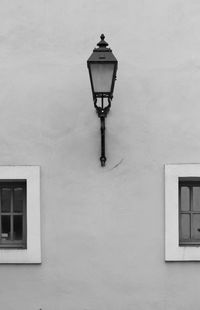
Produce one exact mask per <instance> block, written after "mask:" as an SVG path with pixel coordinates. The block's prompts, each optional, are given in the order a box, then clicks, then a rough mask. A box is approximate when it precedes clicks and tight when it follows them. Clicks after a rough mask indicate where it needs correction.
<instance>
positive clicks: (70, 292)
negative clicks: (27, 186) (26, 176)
mask: <svg viewBox="0 0 200 310" xmlns="http://www.w3.org/2000/svg"><path fill="white" fill-rule="evenodd" d="M199 27H200V2H199V1H197V0H191V1H183V0H165V1H160V0H141V1H137V0H124V1H121V0H107V1H102V0H101V1H100V0H88V1H86V0H77V1H71V0H68V1H66V0H49V1H47V0H34V1H30V0H28V1H27V0H10V1H7V0H0V165H40V166H41V221H42V256H43V263H42V265H39V266H38V265H19V266H16V265H0V279H1V281H0V308H1V309H2V310H16V309H19V310H38V309H40V308H41V309H42V310H55V309H57V310H133V309H137V310H188V309H196V307H197V306H198V305H199V303H200V295H199V286H200V277H199V272H200V263H198V262H197V263H165V262H164V169H163V165H164V164H165V163H193V162H200V142H199V137H200V122H199V112H200V107H199V98H200V87H199V85H200V36H199ZM102 32H103V33H105V35H106V40H107V41H108V42H109V43H110V46H111V48H112V49H113V52H114V54H115V56H116V57H117V58H118V61H119V70H118V78H117V83H116V88H115V93H114V100H113V104H112V110H111V112H110V114H109V116H108V118H107V122H106V126H107V133H106V134H107V135H106V139H107V158H108V161H107V166H106V167H105V168H101V167H100V165H99V160H98V157H99V151H100V150H99V147H100V135H99V120H98V118H97V116H96V114H95V111H94V109H93V104H92V96H91V91H90V84H89V77H88V72H87V67H86V60H87V58H88V57H89V55H90V53H91V51H92V49H93V48H94V47H95V45H96V43H97V42H98V41H99V36H100V34H101V33H102Z"/></svg>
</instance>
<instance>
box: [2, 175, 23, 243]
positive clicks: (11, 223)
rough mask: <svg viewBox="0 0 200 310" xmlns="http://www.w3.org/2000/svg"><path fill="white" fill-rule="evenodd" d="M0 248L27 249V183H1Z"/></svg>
mask: <svg viewBox="0 0 200 310" xmlns="http://www.w3.org/2000/svg"><path fill="white" fill-rule="evenodd" d="M0 248H19V249H23V248H26V181H25V180H14V181H13V180H11V181H10V180H9V181H0Z"/></svg>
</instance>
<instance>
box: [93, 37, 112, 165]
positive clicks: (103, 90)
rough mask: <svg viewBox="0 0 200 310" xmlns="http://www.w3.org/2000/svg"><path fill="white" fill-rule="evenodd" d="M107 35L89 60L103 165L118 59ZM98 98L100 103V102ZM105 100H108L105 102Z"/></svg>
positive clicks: (103, 163) (102, 38)
mask: <svg viewBox="0 0 200 310" xmlns="http://www.w3.org/2000/svg"><path fill="white" fill-rule="evenodd" d="M104 39H105V36H104V35H103V34H102V35H101V41H100V42H99V43H98V44H97V45H98V48H95V49H94V50H93V53H92V55H91V56H90V58H89V59H88V61H87V65H88V70H89V75H90V82H91V87H92V95H93V101H94V106H95V109H96V112H97V115H98V117H99V118H100V121H101V157H100V161H101V166H102V167H104V166H105V162H106V156H105V118H106V116H107V114H108V112H109V110H110V107H111V100H112V98H113V91H114V85H115V80H116V73H117V64H118V62H117V59H116V58H115V56H114V55H113V53H112V50H111V49H110V48H108V47H107V46H108V43H107V42H106V41H104ZM98 100H99V101H100V103H98ZM105 100H107V102H106V104H105Z"/></svg>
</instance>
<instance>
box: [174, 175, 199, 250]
mask: <svg viewBox="0 0 200 310" xmlns="http://www.w3.org/2000/svg"><path fill="white" fill-rule="evenodd" d="M179 245H180V246H189V245H190V246H191V245H200V180H199V179H196V180H195V178H193V179H191V180H190V179H188V178H186V179H185V180H184V178H181V179H179Z"/></svg>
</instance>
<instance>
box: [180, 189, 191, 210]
mask: <svg viewBox="0 0 200 310" xmlns="http://www.w3.org/2000/svg"><path fill="white" fill-rule="evenodd" d="M189 209H190V189H189V187H186V186H182V187H181V210H182V211H189Z"/></svg>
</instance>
